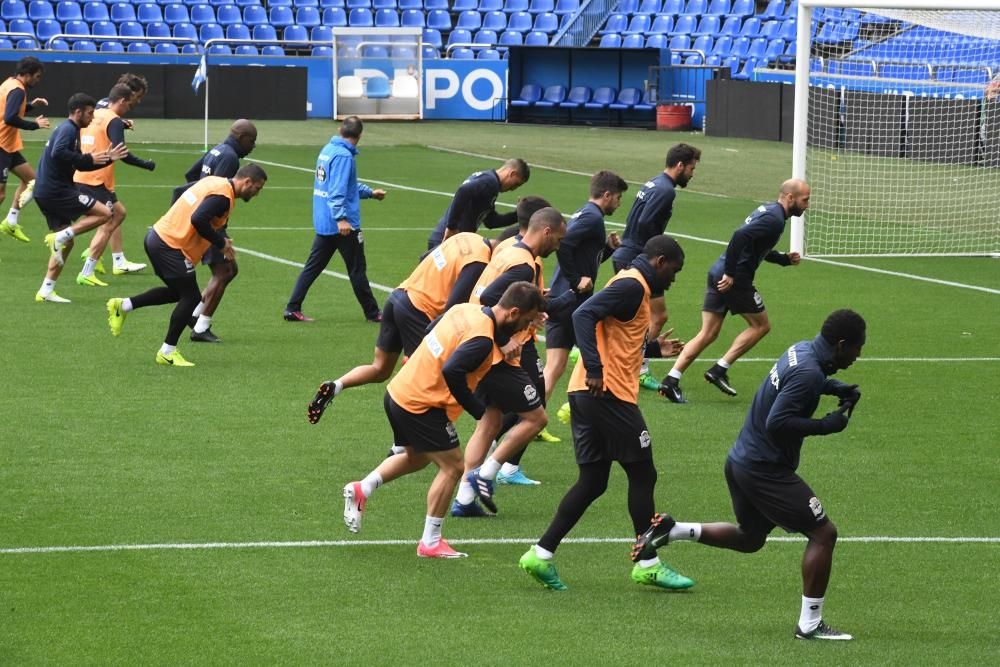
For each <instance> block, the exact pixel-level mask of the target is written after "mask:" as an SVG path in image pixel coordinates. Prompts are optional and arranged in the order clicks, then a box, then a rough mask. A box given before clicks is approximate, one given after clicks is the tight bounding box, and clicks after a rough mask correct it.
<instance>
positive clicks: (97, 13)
mask: <svg viewBox="0 0 1000 667" xmlns="http://www.w3.org/2000/svg"><path fill="white" fill-rule="evenodd" d="M83 20H84V21H89V22H90V23H93V22H94V21H110V20H111V14H110V13H109V12H108V6H107V5H106V4H104V3H103V2H88V3H86V4H85V5H84V6H83Z"/></svg>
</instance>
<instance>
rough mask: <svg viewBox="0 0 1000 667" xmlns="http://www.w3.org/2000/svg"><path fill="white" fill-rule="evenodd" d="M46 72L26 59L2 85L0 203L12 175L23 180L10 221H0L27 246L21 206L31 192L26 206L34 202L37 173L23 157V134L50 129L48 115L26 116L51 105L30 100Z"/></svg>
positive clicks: (30, 58) (34, 60)
mask: <svg viewBox="0 0 1000 667" xmlns="http://www.w3.org/2000/svg"><path fill="white" fill-rule="evenodd" d="M44 72H45V67H44V66H43V65H42V63H41V61H40V60H38V58H35V57H34V56H25V57H24V58H21V59H20V60H19V61H17V68H16V69H15V70H14V76H12V77H9V78H8V79H7V80H6V81H4V82H3V83H0V109H2V113H3V118H0V202H3V200H4V198H5V197H6V196H7V178H8V177H9V176H10V174H11V172H13V173H14V174H15V175H16V176H17V177H18V178H19V179H20V180H21V184H20V185H18V186H17V190H16V191H15V192H14V197H13V201H11V204H10V211H9V212H8V213H7V219H6V220H5V221H4V222H0V231H2V232H3V233H4V234H7V235H8V236H10V237H11V238H14V239H17V240H18V241H21V242H24V243H27V242H28V241H30V240H31V239H29V238H28V235H27V234H25V233H24V230H22V229H21V225H20V224H19V223H18V221H17V220H18V216H19V215H20V214H21V208H22V206H24V204H22V203H21V197H22V195H23V194H24V193H25V192H27V193H28V196H27V197H25V202H24V203H25V204H27V203H28V201H30V199H31V190H32V188H34V185H35V170H34V169H32V168H31V165H30V164H28V161H27V160H25V159H24V156H23V155H21V149H22V148H24V142H23V141H22V139H21V131H22V130H26V131H32V130H37V129H39V128H48V127H49V121H48V119H47V118H46V117H45V116H38V117H36V118H35V120H28V119H27V118H25V117H24V114H25V113H27V112H29V111H31V110H32V109H33V108H35V107H42V106H47V105H48V103H49V102H48V100H46V99H45V98H44V97H36V98H34V99H32V100H30V101H29V100H28V89H29V88H34V87H35V86H37V85H38V84H39V83H40V82H41V80H42V75H43V74H44Z"/></svg>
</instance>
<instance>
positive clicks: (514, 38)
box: [500, 30, 524, 46]
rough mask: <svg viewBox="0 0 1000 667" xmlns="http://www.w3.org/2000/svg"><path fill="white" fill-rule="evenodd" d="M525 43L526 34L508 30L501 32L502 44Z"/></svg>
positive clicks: (519, 44) (517, 44) (518, 44)
mask: <svg viewBox="0 0 1000 667" xmlns="http://www.w3.org/2000/svg"><path fill="white" fill-rule="evenodd" d="M522 44H524V35H522V34H521V33H519V32H511V31H510V30H507V31H506V32H503V33H501V34H500V46H521V45H522Z"/></svg>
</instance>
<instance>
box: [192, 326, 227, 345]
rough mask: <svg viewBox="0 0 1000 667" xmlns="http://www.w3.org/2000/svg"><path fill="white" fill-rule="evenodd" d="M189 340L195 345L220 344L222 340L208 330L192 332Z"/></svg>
mask: <svg viewBox="0 0 1000 667" xmlns="http://www.w3.org/2000/svg"><path fill="white" fill-rule="evenodd" d="M191 340H193V341H194V342H196V343H221V342H222V339H221V338H219V337H218V336H216V335H215V334H214V333H212V329H211V328H208V329H205V330H204V331H202V332H198V331H192V332H191Z"/></svg>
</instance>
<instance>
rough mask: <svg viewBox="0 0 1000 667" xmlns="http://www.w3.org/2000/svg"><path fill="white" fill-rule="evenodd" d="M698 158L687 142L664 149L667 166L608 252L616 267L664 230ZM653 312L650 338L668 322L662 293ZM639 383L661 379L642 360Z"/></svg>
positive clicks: (648, 185)
mask: <svg viewBox="0 0 1000 667" xmlns="http://www.w3.org/2000/svg"><path fill="white" fill-rule="evenodd" d="M699 160H701V151H700V150H698V149H697V148H695V147H694V146H689V145H688V144H677V145H676V146H672V147H671V148H670V150H669V151H667V160H666V169H664V170H663V172H662V173H660V174H657V175H656V176H654V177H653V178H652V179H650V180H648V181H646V182H645V183H644V184H643V186H642V187H641V188H639V192H637V193H636V195H635V201H634V202H633V203H632V208H631V209H630V210H629V212H628V218H627V219H626V220H625V231H623V232H622V241H621V245H620V246H619V247H618V249H617V250H615V252H614V254H613V255H612V256H611V258H612V261H613V262H614V267H615V271H616V272H618V271H621V270H622V269H627V268H628V267H629V266H630V264H631V262H632V260H633V259H635V257H636V256H637V255H638V254H639V253H640V252H642V249H643V247H645V245H646V241H648V240H649V239H651V238H653V237H654V236H657V235H659V234H662V233H663V230H665V229H666V228H667V223H669V222H670V216H671V215H673V212H674V198H675V197H676V196H677V192H676V189H675V188H684V187H687V184H688V182H689V181H690V180H691V178H692V177H693V176H694V170H695V168H696V167H697V166H698V161H699ZM649 305H650V308H652V313H651V316H650V323H649V338H650V340H652V339H653V338H656V337H657V336H659V335H660V331H661V330H662V329H663V325H664V324H666V322H667V306H666V303H664V301H663V298H662V297H655V298H653V299H651V300H650V302H649ZM639 384H640V386H642V387H643V388H644V389H652V390H654V391H655V390H656V389H659V388H660V383H659V382H657V381H656V378H654V377H653V376H652V375H650V374H649V366H648V364H647V363H646V362H645V361H643V364H642V368H641V369H640V371H639Z"/></svg>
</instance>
